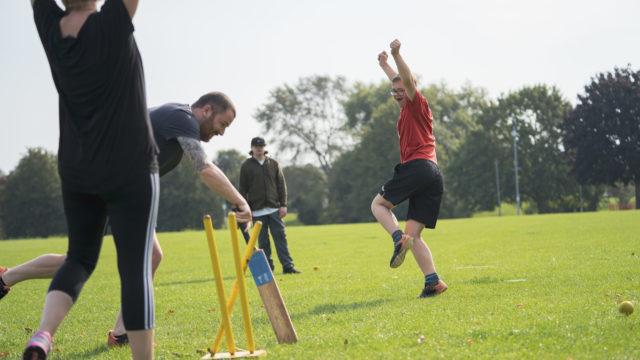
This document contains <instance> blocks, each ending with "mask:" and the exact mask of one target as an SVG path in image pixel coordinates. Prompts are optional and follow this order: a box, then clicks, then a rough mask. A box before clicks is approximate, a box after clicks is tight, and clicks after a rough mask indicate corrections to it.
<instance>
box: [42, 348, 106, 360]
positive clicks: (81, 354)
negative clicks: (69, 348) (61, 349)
mask: <svg viewBox="0 0 640 360" xmlns="http://www.w3.org/2000/svg"><path fill="white" fill-rule="evenodd" d="M107 351H109V347H108V346H107V345H98V346H96V347H95V348H93V350H88V351H78V352H71V353H66V352H65V353H64V356H62V358H63V359H96V358H98V357H99V356H100V355H102V354H103V353H105V352H107ZM53 354H56V352H52V353H51V355H53ZM59 355H62V354H59ZM56 357H58V356H56Z"/></svg>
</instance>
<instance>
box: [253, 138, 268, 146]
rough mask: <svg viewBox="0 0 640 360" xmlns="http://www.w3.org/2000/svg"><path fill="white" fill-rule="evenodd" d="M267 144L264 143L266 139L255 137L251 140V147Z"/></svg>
mask: <svg viewBox="0 0 640 360" xmlns="http://www.w3.org/2000/svg"><path fill="white" fill-rule="evenodd" d="M265 145H267V143H265V142H264V139H263V138H261V137H259V136H258V137H254V138H253V139H251V146H265Z"/></svg>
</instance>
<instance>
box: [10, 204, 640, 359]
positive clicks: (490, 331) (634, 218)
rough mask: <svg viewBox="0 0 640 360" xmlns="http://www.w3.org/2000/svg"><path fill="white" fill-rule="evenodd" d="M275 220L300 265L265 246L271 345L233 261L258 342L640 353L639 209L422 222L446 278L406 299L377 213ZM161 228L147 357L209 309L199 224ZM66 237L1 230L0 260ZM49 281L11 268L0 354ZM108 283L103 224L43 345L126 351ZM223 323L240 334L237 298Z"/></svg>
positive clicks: (472, 352)
mask: <svg viewBox="0 0 640 360" xmlns="http://www.w3.org/2000/svg"><path fill="white" fill-rule="evenodd" d="M288 235H289V242H290V250H291V253H292V255H293V258H294V260H295V263H296V267H297V268H298V269H299V270H301V271H302V272H303V273H302V274H300V275H286V276H285V275H281V273H282V269H281V268H280V265H279V263H278V261H277V260H276V272H275V273H276V279H277V281H278V285H279V287H280V289H281V291H282V294H283V297H284V299H285V301H286V303H287V307H288V309H289V312H290V314H291V317H292V319H293V323H294V325H295V328H296V331H297V333H298V336H299V341H298V343H296V344H293V345H278V343H277V341H276V338H275V336H274V334H273V330H272V329H271V325H270V323H269V320H268V318H267V315H266V313H265V311H264V309H263V308H262V307H261V300H260V297H259V295H258V292H257V290H256V288H255V285H254V283H253V281H252V280H251V278H250V277H249V276H247V280H248V282H247V284H249V299H250V302H251V305H250V310H251V316H252V322H253V327H254V333H255V335H256V344H257V345H258V347H259V348H263V349H266V351H267V354H268V355H267V357H268V358H273V359H383V358H385V359H386V358H389V359H427V358H428V359H432V358H444V359H458V358H464V359H496V358H498V359H504V358H506V359H563V360H565V359H568V358H571V359H639V358H640V340H639V339H640V322H639V321H638V316H639V314H638V312H640V310H638V309H637V307H638V303H639V301H640V258H639V255H640V212H638V211H620V212H597V213H582V214H560V215H544V216H521V217H516V216H506V217H501V218H499V217H483V218H472V219H461V220H442V221H440V222H439V223H438V228H437V229H436V230H435V231H425V233H424V235H425V239H426V240H427V243H428V244H429V246H430V248H431V250H432V252H433V254H434V258H435V262H436V266H437V269H438V273H439V274H440V275H441V277H442V278H443V279H444V281H445V282H446V283H447V284H448V285H449V287H450V289H449V291H447V292H446V293H445V294H444V295H442V296H440V297H437V298H434V299H426V300H416V299H415V297H416V296H417V295H418V294H419V293H420V290H421V287H422V282H423V279H422V275H421V274H420V273H419V271H418V268H417V265H416V264H415V261H414V260H413V258H412V257H411V256H409V257H408V258H407V261H406V262H405V264H404V265H403V266H402V267H400V268H399V269H395V270H392V269H390V268H389V266H388V261H389V257H390V255H391V240H390V239H389V238H388V236H387V235H386V234H385V233H384V231H383V230H382V228H381V227H380V226H379V225H377V224H352V225H327V226H292V227H289V228H288ZM216 236H217V239H218V247H219V250H220V253H221V254H222V257H223V258H222V262H223V269H222V271H223V277H224V280H225V285H226V288H227V291H229V289H230V288H231V284H232V282H233V277H234V276H233V274H234V270H233V262H232V259H231V249H230V242H229V236H228V232H227V231H226V230H217V231H216ZM159 238H160V242H161V244H162V246H163V250H164V253H165V258H164V260H163V262H162V265H161V267H160V270H159V272H158V275H157V278H156V281H155V298H156V325H157V327H156V338H155V342H156V343H157V344H158V346H157V347H156V350H155V352H156V357H157V358H158V359H172V358H191V359H197V358H199V357H201V356H202V353H201V351H202V350H203V349H206V348H207V347H209V346H210V345H211V341H212V339H213V336H214V334H215V330H216V329H217V326H218V323H219V316H220V315H219V311H218V307H219V306H218V302H217V298H216V294H215V284H214V281H213V276H212V271H211V266H210V261H209V255H208V250H207V244H206V241H205V237H204V232H203V231H187V232H181V233H163V234H159ZM65 246H66V240H65V239H61V238H54V239H46V240H42V239H34V240H19V241H18V240H16V241H0V265H2V266H14V265H16V264H19V263H21V262H23V261H26V260H29V259H31V258H33V257H35V256H37V255H39V254H41V253H45V252H63V251H64V249H65ZM314 266H317V267H319V269H317V270H314ZM47 286H48V281H47V280H34V281H30V282H24V283H22V284H18V285H17V286H15V287H14V288H13V289H12V290H11V292H10V293H9V295H8V296H7V297H6V298H4V299H3V300H0V357H2V356H4V358H7V359H18V358H19V357H20V354H21V351H22V349H23V347H24V345H25V344H26V342H27V340H28V338H29V336H30V334H31V332H32V331H33V330H35V329H37V327H38V322H39V317H40V313H41V310H42V304H43V300H44V295H45V293H46V289H47ZM118 296H119V279H118V276H117V272H116V269H115V255H114V247H113V243H112V240H111V238H106V240H105V245H104V248H103V252H102V257H101V260H100V263H99V265H98V268H97V269H96V271H95V273H94V276H93V277H92V278H91V279H90V281H89V282H88V283H87V284H86V286H85V288H84V291H83V293H82V295H81V297H80V299H79V300H78V302H77V304H76V306H75V307H74V308H73V310H72V312H71V314H70V315H69V317H68V318H67V319H66V320H65V322H64V323H63V325H62V326H61V327H60V329H59V331H58V333H57V334H56V335H55V337H54V340H55V342H56V344H55V352H54V353H53V355H52V356H51V358H52V359H127V358H129V357H130V353H129V349H128V348H121V349H112V348H107V347H106V338H107V337H106V336H107V332H108V330H109V329H111V327H112V323H113V321H114V320H115V316H116V314H117V310H118V305H119V299H118ZM621 300H630V301H632V302H634V304H635V305H636V312H635V313H634V314H632V315H631V316H629V317H626V316H623V315H621V314H619V313H618V302H619V301H621ZM232 323H233V327H234V333H235V337H236V341H237V342H238V346H240V347H245V340H244V335H243V330H242V322H241V317H240V309H239V307H236V310H235V311H234V315H233V319H232ZM421 336H424V341H423V342H419V341H418V340H419V339H420V337H421ZM4 358H3V360H4Z"/></svg>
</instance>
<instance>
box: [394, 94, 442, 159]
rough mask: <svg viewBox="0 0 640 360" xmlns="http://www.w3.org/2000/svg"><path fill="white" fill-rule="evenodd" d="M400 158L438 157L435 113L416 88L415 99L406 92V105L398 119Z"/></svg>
mask: <svg viewBox="0 0 640 360" xmlns="http://www.w3.org/2000/svg"><path fill="white" fill-rule="evenodd" d="M398 136H399V137H400V160H401V161H402V163H406V162H407V161H409V160H414V159H427V160H431V161H433V162H434V163H436V164H437V163H438V160H437V159H436V138H435V137H434V136H433V115H432V114H431V109H430V108H429V103H428V102H427V99H425V98H424V96H422V94H421V93H420V92H419V91H417V90H416V94H415V95H414V96H413V101H410V100H409V97H408V96H407V94H405V102H404V107H402V110H401V111H400V118H399V119H398Z"/></svg>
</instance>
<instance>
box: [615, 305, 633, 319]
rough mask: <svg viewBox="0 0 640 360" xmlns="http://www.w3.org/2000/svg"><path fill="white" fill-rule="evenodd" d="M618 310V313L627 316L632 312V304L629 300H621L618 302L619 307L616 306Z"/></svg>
mask: <svg viewBox="0 0 640 360" xmlns="http://www.w3.org/2000/svg"><path fill="white" fill-rule="evenodd" d="M618 311H620V313H622V314H625V315H627V316H629V315H631V314H632V313H633V304H632V303H631V301H623V302H622V303H620V307H619V308H618Z"/></svg>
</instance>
